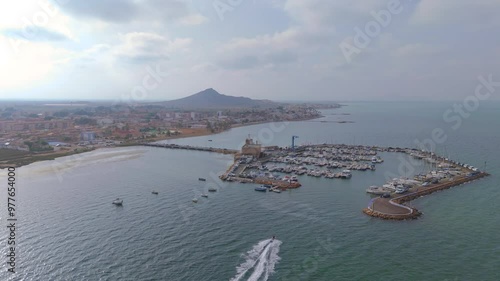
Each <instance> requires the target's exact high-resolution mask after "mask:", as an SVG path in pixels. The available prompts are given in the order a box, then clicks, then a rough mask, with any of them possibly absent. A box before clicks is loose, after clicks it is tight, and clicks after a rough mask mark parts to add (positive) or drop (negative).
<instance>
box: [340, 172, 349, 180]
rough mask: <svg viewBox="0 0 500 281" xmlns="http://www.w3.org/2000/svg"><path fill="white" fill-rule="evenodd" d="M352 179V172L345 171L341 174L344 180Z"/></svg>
mask: <svg viewBox="0 0 500 281" xmlns="http://www.w3.org/2000/svg"><path fill="white" fill-rule="evenodd" d="M351 177H352V174H351V170H343V171H342V173H340V178H342V179H350V178H351Z"/></svg>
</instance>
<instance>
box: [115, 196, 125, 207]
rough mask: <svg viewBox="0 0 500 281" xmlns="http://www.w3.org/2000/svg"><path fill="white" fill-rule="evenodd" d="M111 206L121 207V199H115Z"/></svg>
mask: <svg viewBox="0 0 500 281" xmlns="http://www.w3.org/2000/svg"><path fill="white" fill-rule="evenodd" d="M113 204H115V205H117V206H121V205H123V199H120V198H116V199H115V200H114V201H113Z"/></svg>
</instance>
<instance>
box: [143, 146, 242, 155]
mask: <svg viewBox="0 0 500 281" xmlns="http://www.w3.org/2000/svg"><path fill="white" fill-rule="evenodd" d="M141 145H143V146H149V147H160V148H169V149H184V150H195V151H206V152H215V153H222V154H236V153H238V152H239V151H238V150H236V149H227V148H216V147H204V146H192V145H180V144H167V143H143V144H141Z"/></svg>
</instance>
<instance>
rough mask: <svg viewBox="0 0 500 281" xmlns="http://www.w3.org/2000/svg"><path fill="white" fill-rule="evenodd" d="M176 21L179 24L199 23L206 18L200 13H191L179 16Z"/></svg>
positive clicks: (206, 20) (204, 21) (205, 20)
mask: <svg viewBox="0 0 500 281" xmlns="http://www.w3.org/2000/svg"><path fill="white" fill-rule="evenodd" d="M177 22H178V23H179V24H181V25H200V24H203V23H206V22H208V18H207V17H204V16H202V15H200V14H191V15H188V16H185V17H182V18H180V19H179V20H178V21H177Z"/></svg>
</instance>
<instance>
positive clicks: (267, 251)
mask: <svg viewBox="0 0 500 281" xmlns="http://www.w3.org/2000/svg"><path fill="white" fill-rule="evenodd" d="M280 245H281V241H279V240H274V241H271V239H266V240H263V241H260V242H259V243H257V244H256V245H254V246H253V248H252V249H251V250H250V251H248V252H247V253H246V255H244V257H245V261H244V262H243V263H242V264H240V265H239V266H238V267H237V268H236V272H237V274H236V276H234V277H233V278H232V279H231V280H230V281H239V280H241V279H242V278H244V277H245V275H246V274H247V272H249V271H250V270H253V271H252V274H251V275H250V277H248V279H247V280H248V281H257V280H259V279H261V277H263V279H261V280H262V281H265V280H267V279H268V278H269V275H270V274H272V273H273V272H274V266H275V265H276V263H277V262H278V261H279V260H280V257H279V256H278V252H279V247H280Z"/></svg>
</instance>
